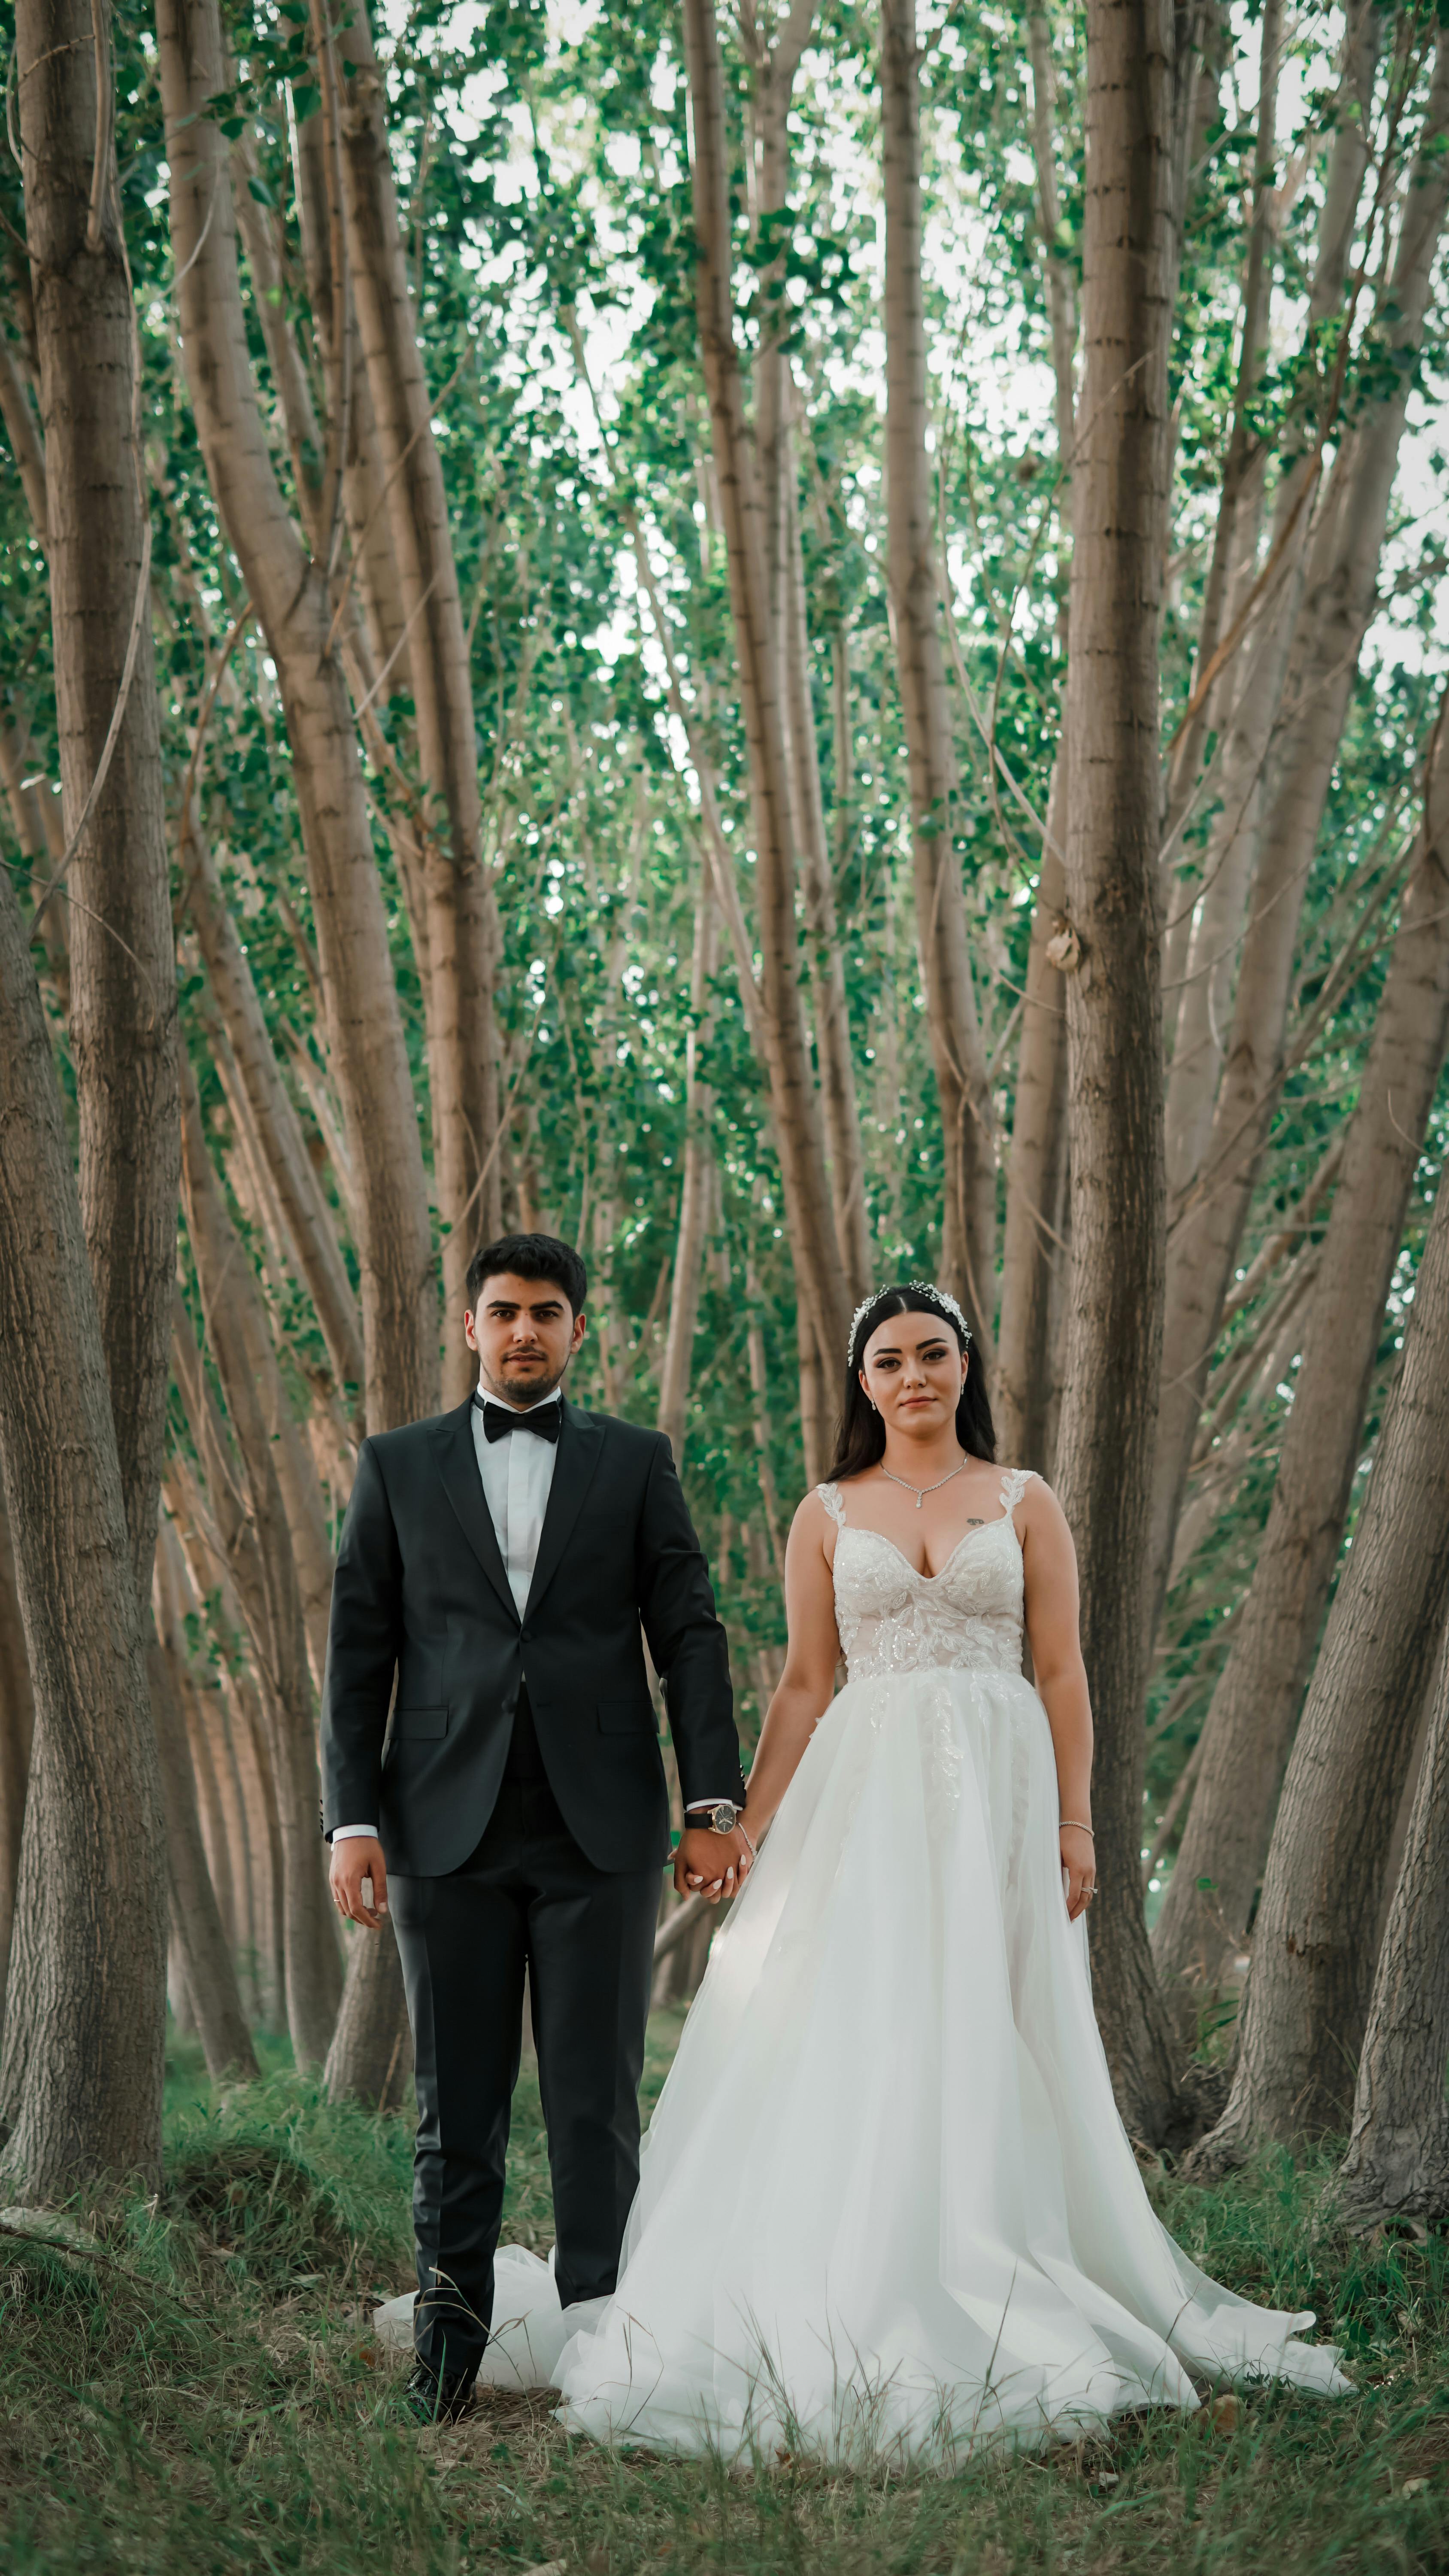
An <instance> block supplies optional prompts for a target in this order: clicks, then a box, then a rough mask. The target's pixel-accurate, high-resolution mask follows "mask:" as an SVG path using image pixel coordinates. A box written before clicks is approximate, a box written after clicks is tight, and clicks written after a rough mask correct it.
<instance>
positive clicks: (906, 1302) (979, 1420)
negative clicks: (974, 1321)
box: [829, 1286, 996, 1485]
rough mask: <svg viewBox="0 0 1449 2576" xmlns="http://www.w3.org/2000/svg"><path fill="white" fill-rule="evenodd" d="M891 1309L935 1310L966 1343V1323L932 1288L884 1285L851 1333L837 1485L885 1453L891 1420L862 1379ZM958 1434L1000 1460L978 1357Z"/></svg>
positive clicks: (971, 1453) (835, 1465)
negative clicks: (869, 1348)
mask: <svg viewBox="0 0 1449 2576" xmlns="http://www.w3.org/2000/svg"><path fill="white" fill-rule="evenodd" d="M888 1315H935V1316H937V1317H938V1318H939V1320H940V1321H941V1322H942V1323H943V1324H945V1325H946V1326H947V1328H948V1330H949V1331H950V1332H951V1333H953V1334H954V1336H955V1339H956V1343H957V1347H958V1348H959V1349H960V1350H963V1351H964V1350H965V1349H966V1343H965V1342H964V1340H963V1339H962V1336H961V1327H960V1325H959V1324H958V1323H957V1321H956V1319H955V1316H954V1315H953V1314H951V1312H950V1310H949V1309H948V1308H947V1307H945V1306H943V1305H942V1303H941V1301H940V1299H939V1297H936V1296H934V1295H933V1294H932V1292H931V1290H930V1289H929V1288H918V1287H914V1286H909V1287H904V1288H882V1290H881V1292H880V1295H879V1296H878V1297H877V1298H875V1299H874V1301H873V1302H872V1304H870V1305H869V1306H867V1308H866V1310H865V1312H864V1314H863V1315H862V1316H861V1319H860V1322H859V1323H858V1324H857V1325H856V1328H855V1331H854V1332H853V1333H852V1335H851V1337H850V1358H849V1361H848V1362H847V1364H846V1371H845V1400H844V1402H843V1404H842V1406H841V1409H840V1428H839V1430H838V1431H837V1433H836V1436H835V1456H834V1458H833V1459H832V1461H831V1466H830V1477H829V1482H830V1483H831V1484H832V1485H834V1484H836V1483H838V1482H839V1480H840V1479H841V1478H842V1477H844V1476H862V1475H864V1473H865V1470H866V1468H867V1467H874V1466H875V1465H877V1463H878V1462H879V1460H880V1459H881V1458H882V1457H884V1455H885V1424H884V1423H883V1422H882V1420H881V1418H880V1415H879V1414H878V1413H877V1411H876V1409H875V1406H874V1405H873V1404H872V1403H871V1400H870V1398H869V1396H868V1395H867V1394H866V1391H865V1389H864V1387H863V1386H862V1385H861V1382H860V1368H861V1357H862V1353H863V1352H864V1350H865V1346H866V1344H867V1342H868V1341H869V1340H870V1337H871V1335H872V1333H873V1332H874V1331H875V1330H876V1328H877V1326H878V1325H880V1324H883V1323H884V1322H885V1320H886V1317H887V1316H888ZM956 1437H957V1439H958V1440H959V1441H960V1443H961V1446H962V1448H963V1449H964V1450H965V1451H966V1454H967V1456H968V1457H969V1458H984V1459H986V1461H987V1463H988V1464H989V1465H991V1466H994V1465H995V1464H996V1432H995V1429H994V1427H993V1425H992V1420H991V1407H990V1405H989V1404H988V1403H987V1401H986V1381H985V1379H984V1378H983V1376H982V1374H981V1371H980V1369H979V1368H978V1366H977V1364H976V1362H975V1361H974V1360H973V1361H972V1362H971V1364H970V1366H969V1367H968V1369H967V1371H966V1380H965V1384H964V1385H963V1387H962V1389H961V1401H960V1403H959V1404H958V1405H957V1407H956Z"/></svg>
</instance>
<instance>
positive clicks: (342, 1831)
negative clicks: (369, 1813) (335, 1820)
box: [332, 1825, 377, 1843]
mask: <svg viewBox="0 0 1449 2576" xmlns="http://www.w3.org/2000/svg"><path fill="white" fill-rule="evenodd" d="M359 1834H366V1835H367V1836H368V1838H369V1840H370V1841H372V1842H376V1841H377V1827H376V1825H334V1826H333V1828H332V1839H333V1841H334V1842H335V1843H350V1842H355V1841H356V1840H357V1838H358V1836H359Z"/></svg>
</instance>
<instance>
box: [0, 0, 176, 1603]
mask: <svg viewBox="0 0 1449 2576" xmlns="http://www.w3.org/2000/svg"><path fill="white" fill-rule="evenodd" d="M106 23H107V22H106V17H105V14H104V13H99V12H97V11H96V10H95V9H93V8H90V7H88V6H87V5H86V0H20V6H19V9H18V14H17V19H16V34H17V48H18V51H17V82H16V90H17V97H18V100H19V108H20V128H21V143H22V157H23V162H24V169H25V220H26V231H27V235H28V239H29V246H30V255H31V287H32V294H33V297H34V309H35V333H36V346H37V350H38V354H39V360H40V414H41V421H42V424H43V427H44V434H45V471H46V491H47V499H48V505H49V556H50V592H51V621H52V626H53V629H54V637H55V689H56V714H57V719H58V729H59V737H60V772H61V796H62V806H63V812H64V817H65V828H66V832H67V834H68V835H74V834H75V833H76V832H77V830H78V829H79V827H80V824H81V820H82V817H83V815H84V813H85V809H86V805H87V801H88V799H89V798H90V796H91V793H92V788H93V784H94V781H95V780H96V778H97V776H98V773H99V770H100V766H101V762H102V759H103V757H104V752H105V745H106V740H107V735H108V733H109V730H110V727H111V724H112V721H113V718H114V716H115V713H116V710H117V708H118V706H120V704H121V702H122V697H123V693H124V713H123V715H122V717H121V722H120V728H119V731H118V733H117V735H116V739H115V744H114V749H113V751H112V754H111V759H110V764H109V767H108V768H107V770H106V775H105V779H104V781H103V783H102V785H101V787H100V790H99V793H98V794H97V796H96V801H95V803H94V806H93V807H92V810H91V816H90V820H89V823H88V825H87V828H86V830H85V833H84V835H83V837H82V839H81V841H80V844H79V847H78V848H77V850H76V854H75V857H74V859H73V861H72V863H71V868H70V879H69V882H70V891H71V894H72V896H73V898H74V900H73V903H72V906H71V925H70V949H71V985H70V993H71V1011H70V1041H71V1056H72V1060H73V1062H74V1065H75V1076H76V1101H77V1109H78V1113H79V1119H78V1124H79V1137H80V1201H81V1213H82V1217H83V1220H84V1223H85V1231H86V1243H87V1247H88V1249H89V1253H90V1261H91V1270H92V1275H93V1277H94V1280H95V1290H96V1304H97V1307H98V1310H99V1314H100V1325H101V1338H102V1343H103V1347H104V1349H105V1354H106V1366H107V1370H108V1372H109V1375H110V1383H111V1394H112V1398H113V1400H114V1405H115V1416H116V1442H117V1450H118V1454H119V1457H120V1463H121V1489H122V1493H123V1495H124V1498H125V1505H126V1518H127V1524H128V1526H129V1529H130V1534H131V1553H132V1559H133V1562H134V1565H135V1570H136V1582H137V1593H138V1599H139V1600H140V1602H141V1604H142V1605H143V1616H144V1605H145V1604H146V1603H148V1602H149V1599H150V1589H151V1557H152V1551H153V1549H154V1546H155V1540H156V1506H157V1497H158V1495H159V1493H160V1487H161V1451H162V1443H163V1439H164V1434H165V1422H166V1386H167V1353H168V1349H169V1343H170V1332H169V1316H170V1308H171V1279H172V1273H173V1270H174V1268H175V1262H176V1183H177V1174H178V1171H179V1168H180V1142H179V1133H178V1127H177V1099H176V1048H177V1033H176V960H175V946H174V942H173V939H172V933H171V903H170V889H169V881H168V872H167V856H166V839H165V828H164V815H163V806H162V781H161V742H160V720H159V701H158V699H157V694H156V675H155V663H154V657H153V653H152V645H151V616H150V590H149V582H148V548H147V536H148V527H147V516H146V512H147V501H146V485H145V479H144V474H143V468H142V455H141V442H140V438H139V435H138V420H137V413H136V404H137V399H138V390H139V389H138V387H137V383H136V356H137V341H136V325H135V318H134V315H133V312H132V308H131V282H130V276H129V272H128V270H127V265H126V253H125V244H124V242H123V240H122V238H121V229H120V207H119V199H118V194H117V181H116V161H115V148H114V141H113V117H114V111H113V102H112V95H111V65H110V60H109V56H108V55H107V56H106V58H105V59H99V58H98V54H97V43H98V36H97V31H98V30H104V28H105V26H106ZM98 138H102V139H101V140H100V143H99V148H98ZM128 662H129V664H130V666H131V669H130V686H129V688H127V686H126V674H127V666H128Z"/></svg>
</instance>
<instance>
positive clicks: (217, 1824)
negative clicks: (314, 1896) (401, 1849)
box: [153, 1488, 242, 1954]
mask: <svg viewBox="0 0 1449 2576" xmlns="http://www.w3.org/2000/svg"><path fill="white" fill-rule="evenodd" d="M163 1490H164V1488H163ZM153 1589H154V1593H155V1612H156V1634H157V1636H158V1638H159V1639H160V1642H161V1648H162V1651H163V1653H164V1654H165V1657H166V1661H167V1666H168V1669H169V1671H170V1674H171V1682H172V1688H173V1690H174V1692H175V1695H176V1699H177V1703H178V1705H179V1707H180V1709H181V1713H182V1716H183V1718H184V1719H185V1722H186V1731H187V1735H188V1738H189V1740H190V1745H191V1767H192V1770H193V1772H194V1774H195V1777H196V1808H197V1815H198V1818H199V1820H200V1824H201V1833H202V1839H203V1841H204V1843H205V1845H206V1866H207V1871H208V1874H209V1876H210V1879H211V1883H212V1886H213V1888H214V1889H215V1891H216V1902H217V1906H218V1909H219V1911H220V1914H221V1920H222V1926H223V1929H224V1931H225V1934H226V1939H227V1943H228V1946H229V1947H230V1949H231V1950H232V1952H233V1954H235V1952H236V1950H237V1948H238V1947H239V1946H240V1943H241V1939H242V1934H241V1931H240V1928H239V1926H240V1920H241V1916H240V1911H239V1905H238V1892H237V1891H238V1877H239V1872H240V1868H241V1866H242V1864H241V1863H240V1862H239V1861H234V1859H233V1854H232V1847H231V1841H230V1837H229V1834H228V1830H227V1823H226V1817H225V1810H224V1806H223V1796H222V1783H221V1776H220V1773H219V1771H218V1769H217V1763H216V1753H215V1747H214V1744H213V1741H212V1729H211V1727H210V1726H209V1725H208V1724H207V1721H206V1714H205V1712H204V1711H203V1709H202V1706H201V1701H202V1697H203V1694H204V1691H205V1688H206V1685H205V1684H204V1683H203V1682H202V1681H201V1680H200V1679H199V1677H198V1675H197V1672H196V1669H195V1666H194V1664H193V1663H192V1660H191V1652H190V1647H189V1643H188V1640H187V1635H186V1614H185V1610H184V1608H183V1604H184V1603H186V1601H187V1597H188V1594H189V1591H190V1582H189V1578H188V1576H187V1572H186V1565H185V1560H184V1558H183V1556H182V1553H181V1541H180V1540H179V1538H178V1537H177V1535H176V1530H175V1527H174V1525H173V1523H172V1521H171V1519H170V1518H169V1516H168V1514H167V1513H166V1512H165V1511H164V1510H163V1512H162V1515H161V1521H160V1525H159V1527H158V1529H157V1533H156V1575H155V1582H154V1586H153Z"/></svg>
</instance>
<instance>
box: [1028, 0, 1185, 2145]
mask: <svg viewBox="0 0 1449 2576" xmlns="http://www.w3.org/2000/svg"><path fill="white" fill-rule="evenodd" d="M1172 82H1173V65H1172V20H1171V16H1170V13H1169V11H1168V9H1167V7H1166V6H1165V0H1088V10H1087V112H1086V216H1085V226H1084V233H1083V285H1082V326H1083V345H1084V355H1085V374H1084V380H1083V387H1082V403H1081V412H1082V423H1083V426H1082V431H1081V437H1080V454H1079V464H1078V471H1077V480H1076V489H1075V496H1074V508H1073V518H1074V538H1073V557H1072V592H1071V663H1070V667H1069V672H1068V679H1067V736H1068V742H1069V757H1070V763H1071V799H1070V810H1069V814H1068V819H1067V839H1066V880H1067V907H1068V912H1069V915H1070V921H1071V926H1072V930H1073V932H1074V934H1075V941H1076V945H1077V950H1078V962H1077V964H1076V966H1075V969H1074V971H1073V972H1071V973H1069V974H1068V975H1067V976H1066V977H1065V979H1064V981H1065V985H1066V995H1067V1045H1068V1061H1069V1068H1070V1071H1069V1083H1070V1089H1069V1115H1070V1120H1071V1193H1072V1257H1073V1291H1072V1315H1071V1321H1070V1325H1069V1328H1068V1340H1067V1377H1066V1389H1065V1394H1064V1396H1063V1401H1062V1413H1061V1424H1060V1429H1059V1432H1058V1438H1057V1457H1056V1478H1057V1488H1058V1491H1059V1493H1060V1495H1061V1499H1062V1504H1063V1507H1064V1509H1065V1511H1066V1513H1067V1517H1068V1519H1069V1520H1070V1522H1071V1525H1072V1529H1073V1533H1074V1535H1075V1538H1076V1542H1077V1550H1078V1559H1079V1563H1080V1567H1081V1576H1082V1603H1083V1619H1082V1644H1083V1651H1084V1653H1085V1656H1086V1663H1087V1673H1088V1678H1089V1680H1090V1683H1091V1689H1092V1705H1093V1711H1094V1715H1095V1720H1096V1727H1097V1754H1096V1763H1095V1776H1094V1786H1093V1815H1094V1820H1095V1822H1096V1826H1097V1859H1098V1865H1099V1871H1100V1876H1101V1884H1102V1891H1103V1893H1102V1897H1101V1901H1100V1904H1099V1907H1098V1909H1097V1915H1096V1919H1095V1921H1094V1922H1093V1925H1092V1985H1093V1995H1094V1998H1095V2002H1096V2007H1097V2015H1098V2020H1099V2022H1100V2024H1101V2028H1102V2033H1103V2038H1104V2041H1105V2045H1106V2048H1107V2054H1108V2058H1109V2061H1110V2063H1111V2066H1112V2074H1113V2082H1114V2084H1115V2087H1116V2091H1117V2098H1118V2101H1119V2103H1120V2104H1121V2107H1122V2111H1123V2116H1124V2118H1125V2119H1126V2121H1127V2123H1128V2126H1129V2128H1131V2129H1132V2130H1133V2131H1134V2132H1135V2133H1136V2134H1137V2135H1139V2136H1142V2137H1148V2138H1161V2137H1162V2136H1163V2135H1164V2134H1165V2133H1166V2132H1167V2131H1168V2130H1169V2128H1170V2126H1171V2123H1172V2119H1173V2112H1174V2090H1175V2088H1174V2079H1173V2070H1172V2063H1171V2042H1170V2034H1169V2029H1168V2023H1167V2017H1166V2014H1165V2011H1164V2009H1163V2006H1162V2003H1161V1999H1160V1997H1159V1995H1158V1992H1157V1986H1156V1980H1155V1978H1154V1976H1153V1971H1152V1960H1151V1954H1150V1952H1149V1949H1148V1945H1147V1930H1146V1925H1145V1922H1144V1919H1143V1914H1142V1895H1141V1885H1140V1879H1139V1869H1140V1860H1141V1840H1142V1796H1143V1774H1144V1764H1145V1758H1146V1757H1145V1740H1144V1735H1143V1728H1142V1691H1143V1684H1144V1681H1145V1678H1146V1672H1145V1646H1146V1616H1145V1613H1146V1600H1145V1587H1144V1574H1145V1553H1146V1550H1145V1542H1146V1534H1147V1519H1148V1505H1149V1494H1150V1475H1151V1460H1152V1442H1153V1435H1154V1430H1155V1425H1156V1416H1157V1379H1158V1363H1159V1357H1160V1349H1161V1331H1162V1283H1163V1169H1162V1152H1163V1147H1162V1083H1161V1065H1162V1034H1161V1031H1162V1018H1161V1009H1162V1005H1161V988H1160V976H1159V967H1158V955H1159V941H1160V927H1159V922H1158V915H1157V872H1158V871H1157V849H1158V831H1159V799H1160V785H1159V778H1160V771H1159V760H1158V749H1157V696H1158V618H1159V610H1160V604H1161V584H1162V572H1163V565H1164V563H1165V560H1166V554H1167V526H1168V519H1167V512H1168V462H1169V450H1168V403H1167V352H1168V343H1169V338H1170V334H1171V326H1172V304H1171V284H1172V277H1173V273H1174V213H1173V189H1172V168H1171V157H1170V149H1169V146H1170V119H1171V103H1172Z"/></svg>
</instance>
